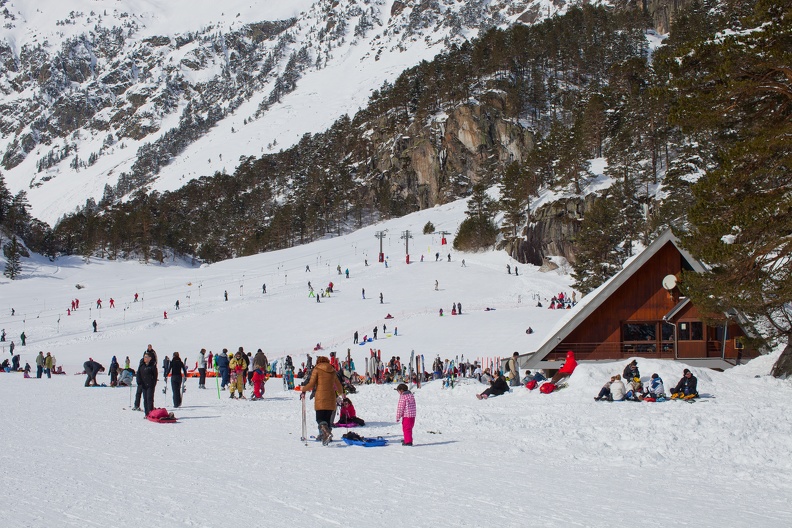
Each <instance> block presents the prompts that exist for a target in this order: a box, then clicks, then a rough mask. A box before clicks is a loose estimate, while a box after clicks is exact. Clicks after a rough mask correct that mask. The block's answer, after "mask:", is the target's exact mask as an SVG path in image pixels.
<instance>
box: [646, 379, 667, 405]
mask: <svg viewBox="0 0 792 528" xmlns="http://www.w3.org/2000/svg"><path fill="white" fill-rule="evenodd" d="M646 397H647V398H655V399H657V398H665V386H664V385H663V380H662V378H661V377H660V376H659V375H657V374H652V379H651V380H650V381H649V384H648V386H647V387H646Z"/></svg>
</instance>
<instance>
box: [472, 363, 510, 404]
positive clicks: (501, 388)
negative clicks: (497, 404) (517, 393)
mask: <svg viewBox="0 0 792 528" xmlns="http://www.w3.org/2000/svg"><path fill="white" fill-rule="evenodd" d="M507 392H509V384H508V383H506V378H504V377H503V376H501V375H500V373H499V372H498V371H497V370H496V371H495V374H494V375H493V378H492V381H490V388H488V389H487V390H485V391H484V392H482V393H481V394H476V398H478V399H479V400H486V399H487V398H489V397H490V396H500V395H501V394H505V393H507Z"/></svg>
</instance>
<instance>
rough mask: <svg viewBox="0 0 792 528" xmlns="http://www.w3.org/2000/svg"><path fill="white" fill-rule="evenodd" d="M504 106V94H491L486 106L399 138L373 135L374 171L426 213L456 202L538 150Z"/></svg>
mask: <svg viewBox="0 0 792 528" xmlns="http://www.w3.org/2000/svg"><path fill="white" fill-rule="evenodd" d="M504 104H505V101H504V100H503V97H502V96H501V95H500V94H490V95H488V96H487V97H486V98H485V100H483V101H482V102H481V104H478V105H474V104H467V105H462V106H459V107H457V108H455V109H454V110H453V111H452V112H450V113H449V114H447V115H444V116H443V117H441V118H437V119H435V120H433V121H431V122H429V123H425V122H414V123H413V124H412V125H410V127H409V128H408V129H407V130H406V131H405V132H403V133H401V134H399V135H398V136H396V137H390V138H388V137H384V135H380V134H376V133H375V134H372V135H371V136H370V137H371V142H372V147H373V149H374V150H375V152H376V153H375V155H374V157H373V159H372V162H371V163H372V168H373V169H374V170H375V171H376V172H380V173H382V174H384V175H386V178H387V181H388V184H389V185H390V187H391V190H393V191H394V192H396V193H398V194H400V195H401V196H402V197H403V198H405V199H407V200H415V201H416V205H417V206H418V207H420V208H421V209H424V208H427V207H432V206H434V205H436V204H438V203H444V202H446V201H447V200H451V199H455V198H456V197H458V196H459V195H460V194H464V193H465V192H466V190H467V189H469V187H470V186H472V185H473V184H475V183H478V182H479V181H482V180H485V179H487V178H491V177H492V174H493V173H494V172H495V173H497V172H498V171H501V172H502V170H503V168H504V167H505V166H506V165H507V164H508V163H510V162H512V161H522V159H523V158H524V156H525V154H526V153H527V152H529V151H530V149H531V148H533V135H532V133H531V132H530V131H528V130H526V129H525V128H524V127H522V126H521V125H520V124H519V123H516V122H514V121H512V120H510V119H507V118H505V117H504V115H503V112H502V109H503V105H504Z"/></svg>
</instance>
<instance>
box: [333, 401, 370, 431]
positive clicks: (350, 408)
mask: <svg viewBox="0 0 792 528" xmlns="http://www.w3.org/2000/svg"><path fill="white" fill-rule="evenodd" d="M335 425H336V426H339V427H342V426H345V425H366V422H365V420H363V419H362V418H358V416H357V412H356V411H355V406H354V405H352V400H350V399H349V398H344V399H343V402H342V403H341V418H340V419H339V420H338V423H336V424H335Z"/></svg>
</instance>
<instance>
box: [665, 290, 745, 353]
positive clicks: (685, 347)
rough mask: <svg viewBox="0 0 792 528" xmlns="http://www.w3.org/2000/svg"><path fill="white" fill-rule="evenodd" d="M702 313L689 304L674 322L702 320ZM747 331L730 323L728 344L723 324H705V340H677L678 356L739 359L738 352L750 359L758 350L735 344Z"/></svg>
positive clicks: (677, 315)
mask: <svg viewBox="0 0 792 528" xmlns="http://www.w3.org/2000/svg"><path fill="white" fill-rule="evenodd" d="M701 318H702V314H701V312H700V311H699V309H698V308H696V307H695V306H693V304H688V305H687V306H685V308H684V309H682V310H681V311H680V312H679V313H678V314H676V317H675V318H674V322H675V323H676V324H678V325H679V324H681V323H689V322H693V321H701ZM744 336H745V333H744V332H743V331H742V329H741V328H740V327H739V325H737V324H736V323H734V322H730V323H729V327H728V330H727V331H726V336H725V337H726V346H725V347H724V343H723V337H724V336H723V325H722V324H721V325H720V326H719V327H718V328H715V327H711V326H707V325H704V335H703V336H702V337H703V338H704V339H703V341H684V340H680V341H678V342H677V348H678V356H679V358H680V359H693V358H695V359H699V358H711V357H724V358H726V359H732V360H734V359H737V357H738V353H739V354H740V356H739V357H740V358H744V359H750V358H754V357H756V356H758V355H759V353H758V351H756V350H748V349H746V350H743V351H742V352H740V351H738V350H737V349H736V348H735V346H734V339H735V338H738V337H744Z"/></svg>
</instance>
